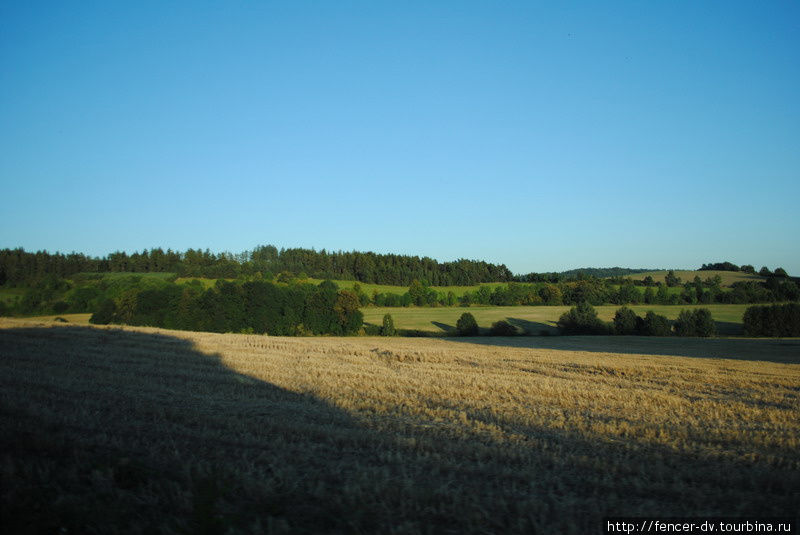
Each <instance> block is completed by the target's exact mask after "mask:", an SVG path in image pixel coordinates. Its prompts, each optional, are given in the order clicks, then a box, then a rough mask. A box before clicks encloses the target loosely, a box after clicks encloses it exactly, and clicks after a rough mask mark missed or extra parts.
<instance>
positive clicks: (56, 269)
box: [0, 245, 513, 286]
mask: <svg viewBox="0 0 800 535" xmlns="http://www.w3.org/2000/svg"><path fill="white" fill-rule="evenodd" d="M105 272H128V273H176V274H177V275H178V276H179V277H203V278H211V279H218V278H228V279H234V278H238V277H247V276H255V275H258V274H260V275H261V276H263V277H264V278H265V279H270V278H272V277H273V276H275V275H278V274H279V273H282V272H290V273H293V274H305V275H306V276H308V277H313V278H317V279H340V280H356V281H360V282H366V283H375V284H390V285H409V284H411V282H412V281H413V280H415V279H418V280H426V281H428V282H429V283H430V284H433V285H435V286H471V285H473V284H479V283H482V282H505V281H510V280H513V275H512V273H511V271H509V270H508V268H507V267H506V266H504V265H502V264H501V265H496V264H489V263H487V262H483V261H478V260H463V259H462V260H456V261H455V262H438V261H436V260H434V259H432V258H428V257H422V258H420V257H418V256H406V255H395V254H377V253H372V252H366V253H362V252H356V251H353V252H342V251H337V252H328V251H325V250H324V249H323V250H321V251H315V250H313V249H299V248H293V249H280V250H279V249H277V248H276V247H274V246H272V245H265V246H260V247H256V248H255V249H253V250H252V251H246V252H244V253H240V254H231V253H219V254H215V253H212V252H210V251H208V250H205V251H202V250H195V249H189V250H187V251H185V252H183V253H180V252H176V251H172V250H169V249H168V250H167V251H164V250H163V249H160V248H156V249H150V250H149V251H147V250H145V251H142V252H141V253H133V254H127V253H124V252H115V253H112V254H110V255H108V256H106V257H102V258H96V257H90V256H86V255H84V254H81V253H70V254H62V253H48V252H46V251H39V252H36V253H30V252H26V251H25V250H23V249H3V250H0V285H3V284H11V285H17V284H26V283H28V282H30V281H32V280H38V279H41V278H42V277H44V276H46V275H56V276H58V277H69V276H71V275H74V274H76V273H105Z"/></svg>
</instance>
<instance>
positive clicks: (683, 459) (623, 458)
mask: <svg viewBox="0 0 800 535" xmlns="http://www.w3.org/2000/svg"><path fill="white" fill-rule="evenodd" d="M0 384H1V385H2V388H1V389H0V424H2V428H3V430H4V432H3V433H2V437H3V438H2V439H0V440H1V441H2V442H1V444H2V448H0V452H2V458H1V459H0V477H2V481H3V485H1V486H0V492H2V511H0V512H1V513H2V515H0V519H1V520H0V522H3V523H5V524H6V525H5V528H6V530H7V531H6V532H15V533H17V532H21V533H26V532H28V533H38V532H48V531H56V532H57V531H58V530H62V532H64V531H63V530H66V532H69V533H115V532H116V533H197V532H202V533H379V532H380V533H538V532H552V533H597V532H600V531H601V529H602V518H603V517H604V516H611V515H615V516H620V515H661V516H692V515H716V516H748V515H759V516H786V515H791V514H794V513H795V512H796V511H797V510H798V509H800V490H798V489H800V450H799V449H798V446H800V340H747V339H716V340H700V339H688V340H687V339H679V338H674V339H673V338H670V339H645V338H637V337H630V338H616V337H602V338H581V337H531V338H526V339H520V338H515V339H502V338H483V339H460V340H459V339H424V338H420V339H417V338H393V339H386V338H278V337H265V336H256V335H232V334H226V335H219V334H208V333H187V332H177V331H165V330H159V329H150V328H128V327H124V328H119V327H105V328H97V327H84V326H80V327H76V326H64V325H60V326H59V325H52V324H49V323H43V322H33V321H26V320H11V319H0ZM0 527H2V526H0Z"/></svg>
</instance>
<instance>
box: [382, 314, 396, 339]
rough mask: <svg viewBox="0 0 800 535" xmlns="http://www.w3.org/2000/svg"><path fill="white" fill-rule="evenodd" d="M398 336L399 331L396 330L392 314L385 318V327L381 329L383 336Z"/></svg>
mask: <svg viewBox="0 0 800 535" xmlns="http://www.w3.org/2000/svg"><path fill="white" fill-rule="evenodd" d="M396 334H397V329H395V328H394V320H393V319H392V315H391V314H386V315H384V316H383V326H382V327H381V336H394V335H396Z"/></svg>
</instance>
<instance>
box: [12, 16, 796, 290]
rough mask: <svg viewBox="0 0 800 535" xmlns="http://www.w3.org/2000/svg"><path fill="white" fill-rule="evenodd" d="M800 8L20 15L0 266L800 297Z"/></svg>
mask: <svg viewBox="0 0 800 535" xmlns="http://www.w3.org/2000/svg"><path fill="white" fill-rule="evenodd" d="M798 95H800V4H798V3H797V2H732V1H725V2H660V3H656V2H630V3H627V2H587V3H582V2H549V3H538V2H518V3H514V2H506V3H498V2H463V1H459V2H376V1H369V2H346V1H337V2H301V1H291V2H283V3H275V2H235V1H231V2H199V1H193V2H161V1H159V2H127V3H122V2H105V1H101V2H89V1H82V2H34V1H25V2H13V1H9V2H3V3H0V185H1V186H2V191H3V193H4V195H3V202H2V209H1V210H0V247H17V246H21V247H24V248H25V249H28V250H37V249H47V250H50V251H55V250H60V251H64V252H68V251H79V252H85V253H88V254H92V255H105V254H107V253H109V252H112V251H115V250H127V251H134V250H141V249H143V248H151V247H156V246H160V247H164V248H167V247H169V248H172V249H179V250H184V249H187V248H189V247H193V248H203V249H205V248H210V249H211V250H214V251H224V250H227V251H232V252H239V251H242V250H247V249H251V248H253V247H254V246H256V245H258V244H268V243H271V244H275V245H277V246H278V247H315V248H317V249H321V248H326V249H328V250H372V251H376V252H396V253H405V254H417V255H425V256H431V257H434V258H437V259H440V260H453V259H456V258H462V257H463V258H476V259H485V260H488V261H492V262H497V263H505V264H506V265H508V266H509V268H510V269H511V270H512V271H514V272H518V273H526V272H530V271H551V270H563V269H570V268H575V267H587V266H596V267H600V266H612V265H620V266H628V267H665V268H668V267H673V268H696V267H699V266H700V264H702V263H705V262H717V261H724V260H728V261H731V262H734V263H737V264H742V263H748V264H754V265H756V269H758V268H759V267H760V266H761V265H767V266H769V267H770V268H775V267H777V266H783V267H784V268H785V269H787V270H788V271H789V272H790V273H792V274H795V275H800V250H799V249H798V246H797V244H798V238H797V237H798V235H800V215H798V208H797V207H798V198H800V196H799V195H798V194H800V97H798Z"/></svg>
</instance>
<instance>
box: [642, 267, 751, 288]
mask: <svg viewBox="0 0 800 535" xmlns="http://www.w3.org/2000/svg"><path fill="white" fill-rule="evenodd" d="M674 273H675V276H676V277H678V278H680V279H681V283H685V282H692V281H693V280H694V278H695V277H700V278H701V279H702V280H706V279H708V278H714V277H715V276H716V275H719V277H720V278H721V279H722V282H721V283H720V284H721V285H722V286H730V285H731V284H733V283H734V282H739V281H759V282H760V281H764V280H766V279H765V277H761V276H760V275H753V274H751V273H744V272H741V271H719V270H697V271H686V270H675V271H674ZM666 275H667V271H666V270H659V271H643V272H639V273H637V274H636V275H635V276H632V277H630V278H631V279H633V280H643V279H644V278H645V277H647V276H650V277H653V280H654V281H655V282H664V277H665V276H666Z"/></svg>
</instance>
